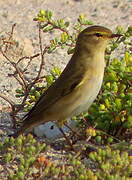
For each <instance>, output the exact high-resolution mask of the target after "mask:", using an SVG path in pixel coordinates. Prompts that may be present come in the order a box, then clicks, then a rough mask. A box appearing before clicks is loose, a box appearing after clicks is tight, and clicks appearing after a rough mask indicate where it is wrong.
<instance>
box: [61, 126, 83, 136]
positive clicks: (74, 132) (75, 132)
mask: <svg viewBox="0 0 132 180" xmlns="http://www.w3.org/2000/svg"><path fill="white" fill-rule="evenodd" d="M64 125H65V126H66V127H67V128H68V129H70V131H71V132H72V133H73V134H76V135H77V136H79V137H80V134H78V133H77V131H75V130H73V129H72V128H71V127H70V126H69V125H67V124H66V123H64Z"/></svg>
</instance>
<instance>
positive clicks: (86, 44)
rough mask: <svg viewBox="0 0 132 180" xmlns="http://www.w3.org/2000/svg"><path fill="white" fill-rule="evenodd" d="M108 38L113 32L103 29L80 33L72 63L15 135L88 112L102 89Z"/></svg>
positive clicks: (31, 111) (27, 116)
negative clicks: (43, 124) (49, 122)
mask: <svg viewBox="0 0 132 180" xmlns="http://www.w3.org/2000/svg"><path fill="white" fill-rule="evenodd" d="M111 37H112V32H111V31H110V30H109V29H107V28H105V27H102V26H91V27H88V28H86V29H85V30H83V31H82V32H81V33H80V34H79V36H78V39H77V43H76V47H75V52H74V54H73V56H72V57H71V60H70V61H69V63H68V64H67V66H66V68H65V69H64V71H63V72H62V74H61V75H60V77H59V78H58V79H57V80H56V81H55V82H54V83H53V84H52V85H51V86H50V87H49V88H48V89H47V90H46V91H45V92H44V94H43V95H42V96H41V97H40V99H39V101H38V102H37V103H36V104H35V106H34V107H33V108H32V109H31V110H30V111H29V113H28V114H27V115H26V116H25V117H24V121H23V126H22V127H21V129H20V130H19V131H18V132H17V134H16V135H19V134H21V133H23V132H24V131H25V130H26V129H31V128H32V127H34V126H37V125H39V124H42V123H45V122H48V121H56V122H61V121H64V120H65V119H67V118H71V117H72V116H75V115H78V114H80V113H81V112H83V111H87V110H88V108H89V106H90V105H91V104H92V102H93V101H94V100H95V98H96V96H97V94H98V92H99V90H100V88H101V84H102V81H103V75H104V68H105V61H104V53H105V49H106V46H107V44H108V41H109V39H110V38H111ZM115 37H117V35H115Z"/></svg>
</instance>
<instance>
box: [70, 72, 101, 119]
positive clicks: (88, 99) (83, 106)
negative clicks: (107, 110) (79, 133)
mask: <svg viewBox="0 0 132 180" xmlns="http://www.w3.org/2000/svg"><path fill="white" fill-rule="evenodd" d="M102 81H103V75H102V76H101V77H96V78H94V79H91V80H89V82H88V84H89V83H90V84H92V85H91V87H89V86H86V87H85V90H84V88H83V91H82V92H84V91H85V92H84V93H83V94H82V95H81V96H80V99H79V101H80V102H81V103H80V105H79V106H78V107H76V109H75V110H74V111H73V112H72V114H71V117H72V116H76V115H79V114H80V113H81V112H85V111H87V110H88V108H89V107H90V106H91V104H92V103H93V101H94V100H95V99H96V97H97V95H98V93H99V91H100V88H101V85H102Z"/></svg>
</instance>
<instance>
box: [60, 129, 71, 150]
mask: <svg viewBox="0 0 132 180" xmlns="http://www.w3.org/2000/svg"><path fill="white" fill-rule="evenodd" d="M58 128H59V130H60V132H61V133H62V134H63V136H64V138H65V139H66V141H67V143H68V144H69V145H70V147H71V149H72V150H74V148H73V145H72V143H71V141H70V140H69V138H68V137H67V136H66V134H65V133H64V131H63V129H62V128H61V127H58Z"/></svg>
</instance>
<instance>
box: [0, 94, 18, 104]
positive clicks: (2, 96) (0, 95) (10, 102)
mask: <svg viewBox="0 0 132 180" xmlns="http://www.w3.org/2000/svg"><path fill="white" fill-rule="evenodd" d="M0 97H1V98H2V99H4V100H5V101H6V102H8V103H9V104H10V106H11V107H14V105H15V103H14V102H13V101H12V100H11V99H9V98H8V97H7V96H5V95H4V94H0Z"/></svg>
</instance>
